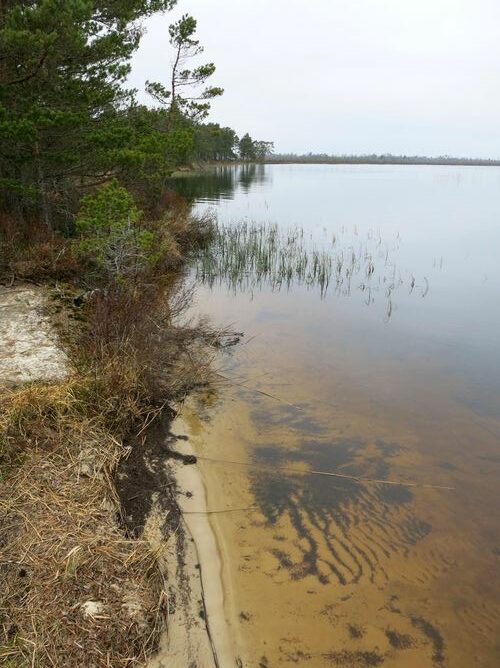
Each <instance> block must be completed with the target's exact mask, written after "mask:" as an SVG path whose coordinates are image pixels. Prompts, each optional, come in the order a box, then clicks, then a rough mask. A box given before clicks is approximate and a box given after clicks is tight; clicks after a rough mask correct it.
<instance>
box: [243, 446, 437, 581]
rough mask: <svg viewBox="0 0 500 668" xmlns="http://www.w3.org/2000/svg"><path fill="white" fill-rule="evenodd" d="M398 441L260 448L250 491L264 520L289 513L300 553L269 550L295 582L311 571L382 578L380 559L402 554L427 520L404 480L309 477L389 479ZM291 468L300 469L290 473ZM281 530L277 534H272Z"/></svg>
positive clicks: (272, 521) (426, 528)
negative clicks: (333, 474) (395, 482)
mask: <svg viewBox="0 0 500 668" xmlns="http://www.w3.org/2000/svg"><path fill="white" fill-rule="evenodd" d="M401 450H402V447H401V446H399V445H397V444H393V443H385V442H383V441H377V442H375V443H365V442H363V441H361V440H355V439H351V440H347V439H345V440H338V441H334V442H330V443H325V442H323V441H315V440H313V441H308V442H303V443H301V445H300V450H299V449H297V450H288V449H286V448H283V447H281V446H279V445H276V446H274V445H270V446H264V447H260V448H257V450H256V452H255V457H256V463H257V464H259V466H258V467H256V469H255V470H254V472H253V473H252V475H251V484H252V492H253V494H254V497H255V500H256V503H257V505H258V506H259V509H260V511H261V512H262V513H263V515H264V517H265V521H266V523H267V524H268V525H271V526H272V525H276V524H277V523H278V522H279V521H280V520H281V518H285V517H287V518H288V519H289V520H290V522H291V524H292V526H293V530H294V532H295V533H296V536H297V540H296V541H295V542H294V546H295V547H296V548H298V549H299V550H300V552H301V555H300V558H297V557H296V556H292V554H291V553H289V551H287V550H286V546H285V545H283V544H281V545H280V546H279V548H278V546H277V547H276V549H273V550H272V554H273V555H274V556H275V557H276V559H277V561H278V564H279V568H280V569H287V570H288V571H289V573H290V577H291V578H292V579H293V580H299V579H302V578H305V577H307V576H308V575H312V576H314V577H315V578H317V580H318V581H319V582H320V583H321V584H323V585H326V584H329V583H331V582H337V583H338V584H340V585H348V584H356V583H357V582H359V581H361V580H363V579H365V578H367V579H368V580H369V581H370V582H372V583H374V582H375V579H376V578H379V582H380V581H385V582H386V581H387V574H386V572H385V570H384V567H383V565H382V562H383V561H384V560H386V559H388V558H389V557H390V556H391V555H392V554H395V553H403V554H404V555H407V554H408V552H409V550H410V549H411V547H412V546H414V545H415V544H416V543H417V542H418V541H419V540H421V539H422V538H424V537H425V536H426V535H427V534H428V533H429V532H430V531H431V526H430V525H429V524H428V523H426V522H423V521H422V520H420V519H419V518H418V517H416V516H415V515H414V514H413V507H412V501H413V493H412V491H411V490H410V489H408V488H407V487H405V486H404V485H384V484H379V483H368V482H363V481H357V480H351V479H348V478H334V477H330V476H322V475H314V474H309V473H307V470H308V469H309V470H311V471H327V472H328V471H329V472H336V473H340V474H344V475H348V476H356V477H358V476H359V477H360V478H375V479H377V480H384V479H388V478H390V465H389V463H388V461H390V459H391V458H392V457H396V456H397V454H398V453H399V452H400V451H401ZM293 469H297V473H294V471H293ZM277 533H278V535H279V532H277Z"/></svg>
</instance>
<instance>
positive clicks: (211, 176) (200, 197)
mask: <svg viewBox="0 0 500 668" xmlns="http://www.w3.org/2000/svg"><path fill="white" fill-rule="evenodd" d="M269 179H270V175H269V173H268V172H266V168H265V165H261V164H245V165H238V166H231V165H220V166H214V167H211V168H207V169H206V170H204V171H202V172H200V173H193V174H189V173H188V174H187V175H185V176H179V177H175V178H173V179H172V182H171V185H172V186H173V188H174V190H175V191H176V192H178V193H179V194H180V195H182V196H183V197H185V198H186V199H187V200H188V201H189V202H194V201H195V200H196V201H198V202H209V203H217V202H220V201H221V200H230V199H232V197H234V195H235V193H236V192H238V191H241V192H243V193H248V192H250V190H251V188H252V186H253V185H255V184H264V183H266V182H268V181H269Z"/></svg>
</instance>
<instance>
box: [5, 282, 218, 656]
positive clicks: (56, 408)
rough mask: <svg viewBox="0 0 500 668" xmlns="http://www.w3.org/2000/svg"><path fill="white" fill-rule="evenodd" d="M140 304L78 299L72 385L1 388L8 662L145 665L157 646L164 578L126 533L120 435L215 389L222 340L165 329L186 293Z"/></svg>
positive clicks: (112, 298) (197, 331) (205, 331)
mask: <svg viewBox="0 0 500 668" xmlns="http://www.w3.org/2000/svg"><path fill="white" fill-rule="evenodd" d="M139 296H140V295H139V294H138V295H137V302H136V301H135V297H133V296H131V295H130V294H128V295H126V294H125V293H121V295H120V296H119V297H118V296H117V294H113V293H112V292H109V293H107V295H103V294H98V295H97V296H96V299H95V301H91V302H90V303H89V304H87V305H86V307H85V309H86V313H85V317H84V319H83V322H82V323H80V325H79V327H78V329H79V337H78V339H75V340H74V341H73V344H72V346H70V351H72V354H71V357H72V360H73V362H74V364H75V366H76V371H75V373H74V375H73V376H72V377H70V378H69V379H68V380H67V381H66V382H64V383H61V384H58V385H39V384H32V385H27V386H23V387H20V388H17V389H13V390H10V391H7V390H5V391H4V392H3V393H0V470H1V471H2V472H3V478H1V477H0V499H1V501H0V536H1V538H0V664H2V665H6V666H11V667H14V666H15V667H18V666H19V667H20V666H37V667H40V668H45V666H47V667H49V666H68V667H69V668H71V667H72V666H75V667H76V666H78V667H79V668H80V667H81V666H85V667H87V666H89V667H93V666H96V667H97V666H99V667H100V666H113V667H115V666H116V667H118V666H129V665H142V664H143V663H144V661H145V659H146V657H147V656H148V655H149V654H151V652H152V651H153V650H154V649H155V646H156V643H157V640H158V637H159V633H160V630H161V627H162V621H163V618H164V615H163V614H162V606H163V603H164V601H165V593H164V588H163V583H162V578H161V574H160V570H159V569H158V568H157V566H156V562H155V555H154V554H152V553H151V550H150V548H149V547H148V545H147V544H146V543H145V542H143V541H137V540H129V539H128V538H127V537H126V536H125V532H124V529H123V525H122V523H121V521H120V509H119V504H118V502H117V498H116V494H115V490H114V483H113V472H114V470H115V468H116V466H117V463H118V461H119V459H120V458H121V457H122V456H123V455H124V454H125V453H124V448H123V446H122V445H121V438H122V437H123V436H124V435H125V434H127V433H129V432H130V430H131V429H132V428H134V430H135V431H136V433H137V431H141V430H143V429H144V428H145V427H146V426H147V425H148V424H149V423H150V422H151V420H152V419H153V418H154V416H155V415H156V414H158V413H159V412H160V411H161V406H162V405H164V404H165V403H166V402H167V401H168V400H169V399H170V398H173V397H178V396H180V395H183V394H186V393H187V392H188V391H189V390H190V389H191V388H192V387H193V386H196V385H198V386H199V385H205V384H206V383H207V382H208V381H209V378H210V375H211V366H210V363H211V354H210V352H209V351H210V349H213V348H214V347H217V346H219V345H221V344H223V343H224V341H225V338H226V336H227V333H226V332H215V331H210V329H209V328H207V327H203V328H198V327H193V328H180V327H174V326H172V325H171V318H172V316H173V314H174V313H175V314H179V312H180V311H182V309H183V308H184V306H185V305H186V303H187V301H188V296H187V295H182V294H181V293H178V297H177V300H175V299H170V300H169V301H167V300H166V298H165V297H162V298H160V296H159V295H157V294H156V292H153V293H151V294H150V297H151V300H152V301H149V302H146V305H145V306H144V307H143V306H141V305H142V304H144V302H142V301H141V300H140V299H139ZM153 297H155V298H156V297H157V298H158V301H155V300H154V299H153ZM89 601H90V603H89ZM86 607H87V608H89V609H90V610H91V611H92V609H93V610H94V614H93V615H92V614H88V612H86Z"/></svg>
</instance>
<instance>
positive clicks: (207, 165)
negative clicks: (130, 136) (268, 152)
mask: <svg viewBox="0 0 500 668" xmlns="http://www.w3.org/2000/svg"><path fill="white" fill-rule="evenodd" d="M244 165H248V166H250V165H403V166H404V165H408V166H415V165H417V166H418V165H427V166H438V165H441V166H444V167H500V160H486V159H474V158H420V157H418V156H415V157H411V158H406V157H404V156H390V157H389V156H373V157H372V156H353V157H349V156H347V157H344V156H339V157H336V156H333V157H322V156H318V157H315V156H311V157H309V156H304V157H301V156H297V157H288V156H274V157H270V158H266V159H265V160H258V161H257V160H212V161H207V162H196V163H192V164H190V165H183V166H181V167H180V168H178V169H176V170H175V171H174V172H173V173H172V174H171V175H170V178H173V179H176V178H182V177H189V176H199V175H200V174H203V173H208V172H210V171H211V170H212V169H213V168H214V167H236V166H244Z"/></svg>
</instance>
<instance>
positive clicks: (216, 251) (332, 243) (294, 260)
mask: <svg viewBox="0 0 500 668" xmlns="http://www.w3.org/2000/svg"><path fill="white" fill-rule="evenodd" d="M399 243H400V239H399V236H398V237H397V238H396V239H394V240H393V241H392V243H391V244H387V243H384V242H383V240H382V238H381V236H380V234H378V235H376V234H374V233H372V232H369V233H368V234H367V236H366V239H364V240H362V239H360V238H359V237H358V232H357V229H355V230H354V237H353V238H349V237H347V235H346V234H345V230H344V228H342V230H341V233H340V235H337V234H333V235H332V236H331V237H329V238H328V237H327V233H326V230H324V231H323V238H322V239H320V241H319V242H316V241H314V240H313V238H312V235H306V234H305V232H304V230H303V228H302V227H293V228H288V229H283V228H282V227H280V226H278V225H276V224H267V223H263V224H258V223H251V222H247V221H243V222H240V223H237V224H234V225H224V224H219V225H217V227H216V229H215V234H214V237H213V240H212V242H211V244H209V245H208V246H207V247H205V248H204V249H203V250H202V251H201V253H200V255H199V257H198V262H197V264H196V278H197V279H198V280H200V281H201V282H203V283H204V284H206V285H208V286H209V287H210V288H213V287H214V286H221V285H224V284H225V285H227V287H228V288H229V289H230V290H231V291H232V292H233V293H235V294H236V293H237V292H248V291H254V290H260V289H263V288H270V289H271V290H272V291H273V292H277V291H280V290H282V289H283V288H285V289H286V290H290V289H291V288H292V286H306V287H307V288H308V289H310V290H315V291H317V292H318V293H319V295H320V297H321V298H322V299H323V298H325V297H326V295H327V292H328V290H329V289H330V290H332V291H333V292H335V294H337V295H343V296H350V295H351V294H353V292H357V293H359V294H361V295H362V298H363V301H364V303H365V304H366V305H367V306H369V305H370V304H373V303H374V302H375V299H376V296H377V295H380V298H382V299H384V300H385V302H386V307H385V312H386V316H387V318H390V317H391V315H392V314H393V311H394V305H393V294H394V293H395V292H396V291H397V290H399V289H405V290H406V291H407V292H408V293H409V294H415V295H419V296H421V297H425V296H426V295H427V293H428V291H429V284H428V281H427V278H425V277H424V278H423V279H422V281H421V282H420V284H418V285H417V282H416V279H415V277H414V276H413V274H411V273H409V272H401V270H399V269H398V268H397V267H396V264H395V263H394V262H393V261H392V259H391V252H392V251H394V250H395V251H397V250H398V248H399Z"/></svg>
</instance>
